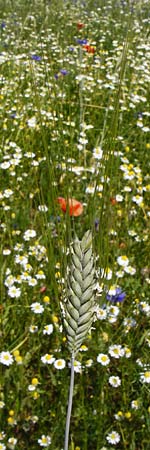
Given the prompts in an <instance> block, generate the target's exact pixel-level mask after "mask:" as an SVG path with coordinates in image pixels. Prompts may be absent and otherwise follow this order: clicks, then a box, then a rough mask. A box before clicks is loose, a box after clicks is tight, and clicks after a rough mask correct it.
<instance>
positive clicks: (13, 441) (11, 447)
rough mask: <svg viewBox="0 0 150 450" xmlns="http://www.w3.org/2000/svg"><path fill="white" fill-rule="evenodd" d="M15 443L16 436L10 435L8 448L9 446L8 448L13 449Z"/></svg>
mask: <svg viewBox="0 0 150 450" xmlns="http://www.w3.org/2000/svg"><path fill="white" fill-rule="evenodd" d="M16 444H17V439H16V438H14V437H10V438H9V439H8V443H7V445H8V448H10V450H14V448H15V445H16Z"/></svg>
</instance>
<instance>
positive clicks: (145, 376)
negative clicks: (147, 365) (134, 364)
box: [140, 370, 150, 384]
mask: <svg viewBox="0 0 150 450" xmlns="http://www.w3.org/2000/svg"><path fill="white" fill-rule="evenodd" d="M140 381H141V382H142V383H147V384H149V383H150V371H148V370H147V371H146V372H144V373H142V374H141V376H140Z"/></svg>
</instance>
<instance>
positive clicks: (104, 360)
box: [97, 353, 110, 366]
mask: <svg viewBox="0 0 150 450" xmlns="http://www.w3.org/2000/svg"><path fill="white" fill-rule="evenodd" d="M97 362H98V363H100V364H101V365H102V366H108V364H109V363H110V358H109V356H108V355H105V354H104V353H99V355H98V356H97Z"/></svg>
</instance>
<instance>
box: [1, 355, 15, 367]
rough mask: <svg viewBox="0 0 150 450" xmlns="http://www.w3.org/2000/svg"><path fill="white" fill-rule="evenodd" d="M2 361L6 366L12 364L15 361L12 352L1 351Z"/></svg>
mask: <svg viewBox="0 0 150 450" xmlns="http://www.w3.org/2000/svg"><path fill="white" fill-rule="evenodd" d="M0 363H2V364H4V365H5V366H11V364H12V363H13V357H12V355H11V353H10V352H1V353H0Z"/></svg>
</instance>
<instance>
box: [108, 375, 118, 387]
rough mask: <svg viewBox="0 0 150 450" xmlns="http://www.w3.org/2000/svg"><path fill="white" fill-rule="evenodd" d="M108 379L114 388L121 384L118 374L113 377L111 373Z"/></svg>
mask: <svg viewBox="0 0 150 450" xmlns="http://www.w3.org/2000/svg"><path fill="white" fill-rule="evenodd" d="M108 381H109V384H110V385H111V386H113V387H115V388H116V387H118V386H120V385H121V380H120V378H119V377H118V376H116V377H115V376H113V375H112V376H111V377H109V380H108Z"/></svg>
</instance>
